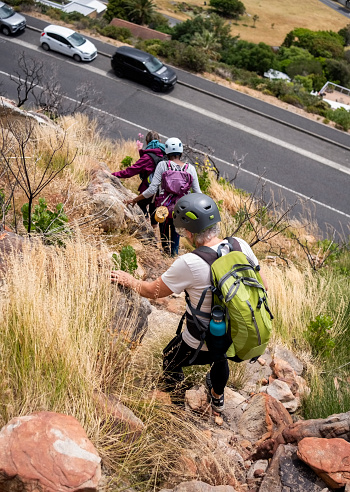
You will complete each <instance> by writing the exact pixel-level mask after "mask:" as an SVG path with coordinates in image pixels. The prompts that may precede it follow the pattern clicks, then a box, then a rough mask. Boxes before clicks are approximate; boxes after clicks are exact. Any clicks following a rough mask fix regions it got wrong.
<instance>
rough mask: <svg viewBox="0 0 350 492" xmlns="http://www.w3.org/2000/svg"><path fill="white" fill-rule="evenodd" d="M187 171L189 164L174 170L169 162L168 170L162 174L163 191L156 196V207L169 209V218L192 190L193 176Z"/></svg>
mask: <svg viewBox="0 0 350 492" xmlns="http://www.w3.org/2000/svg"><path fill="white" fill-rule="evenodd" d="M187 169H188V164H184V165H183V166H182V168H181V169H173V167H172V165H171V162H170V161H168V169H167V171H164V172H163V174H162V182H161V186H160V188H161V189H160V192H159V194H158V195H157V196H156V199H155V205H156V207H160V206H164V207H167V209H168V210H169V217H172V214H173V211H174V208H175V204H176V202H177V201H178V200H179V199H180V198H181V197H182V196H184V195H187V193H188V192H189V191H190V189H191V188H192V182H193V176H192V174H190V173H188V172H187Z"/></svg>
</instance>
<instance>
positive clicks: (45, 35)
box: [40, 25, 97, 62]
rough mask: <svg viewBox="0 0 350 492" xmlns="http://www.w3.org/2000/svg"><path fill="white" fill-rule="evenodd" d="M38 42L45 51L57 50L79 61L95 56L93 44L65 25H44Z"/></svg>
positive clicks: (92, 58) (88, 59)
mask: <svg viewBox="0 0 350 492" xmlns="http://www.w3.org/2000/svg"><path fill="white" fill-rule="evenodd" d="M40 44H41V46H42V48H43V49H44V50H45V51H49V50H53V51H58V52H59V53H63V54H64V55H68V56H71V57H72V58H74V60H75V61H79V62H80V61H91V60H94V58H96V56H97V49H96V46H95V45H94V44H92V43H91V42H90V41H88V40H87V39H85V38H84V36H82V35H81V34H79V33H78V32H75V31H73V30H72V29H68V28H67V27H62V26H54V25H50V26H47V27H45V29H44V31H43V32H42V33H41V36H40Z"/></svg>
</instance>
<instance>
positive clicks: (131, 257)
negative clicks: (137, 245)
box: [120, 246, 137, 275]
mask: <svg viewBox="0 0 350 492" xmlns="http://www.w3.org/2000/svg"><path fill="white" fill-rule="evenodd" d="M120 269H121V270H123V271H124V272H128V273H131V275H134V272H135V270H136V269H137V259H136V253H135V250H134V248H133V247H132V246H124V247H123V248H122V250H121V252H120Z"/></svg>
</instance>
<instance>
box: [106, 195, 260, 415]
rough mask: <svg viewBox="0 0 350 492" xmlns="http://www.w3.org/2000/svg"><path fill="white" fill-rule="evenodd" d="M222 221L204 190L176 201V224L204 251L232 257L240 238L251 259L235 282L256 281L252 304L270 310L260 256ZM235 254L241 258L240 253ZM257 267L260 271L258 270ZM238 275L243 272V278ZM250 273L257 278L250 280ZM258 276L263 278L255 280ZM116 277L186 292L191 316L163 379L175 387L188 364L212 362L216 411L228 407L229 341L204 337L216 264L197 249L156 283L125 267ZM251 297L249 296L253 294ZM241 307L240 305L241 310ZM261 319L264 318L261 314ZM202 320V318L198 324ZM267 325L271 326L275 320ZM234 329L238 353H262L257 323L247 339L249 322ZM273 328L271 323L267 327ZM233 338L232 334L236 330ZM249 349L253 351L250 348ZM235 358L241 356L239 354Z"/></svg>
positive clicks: (169, 349) (149, 290) (151, 293)
mask: <svg viewBox="0 0 350 492" xmlns="http://www.w3.org/2000/svg"><path fill="white" fill-rule="evenodd" d="M220 221H221V218H220V213H219V210H218V207H217V205H216V203H215V202H214V200H212V198H210V197H209V196H207V195H204V194H199V193H193V194H189V195H185V196H183V197H182V198H181V199H180V200H179V201H178V202H177V204H176V206H175V210H174V225H175V227H176V228H177V230H178V231H179V232H180V233H181V235H184V236H185V237H186V239H187V240H188V241H189V242H190V243H191V244H192V245H193V246H195V247H196V248H197V250H201V252H202V251H203V250H204V252H206V253H209V256H210V255H212V254H214V253H215V255H214V256H215V257H217V258H218V259H220V258H222V257H223V258H226V255H229V254H233V255H235V254H236V252H237V251H238V249H236V250H233V249H232V248H231V243H230V239H234V240H235V241H236V245H238V246H237V248H239V251H238V254H239V255H240V256H239V257H240V262H245V264H244V265H241V270H242V272H238V273H235V275H237V278H236V277H234V278H233V279H231V281H232V280H233V284H237V285H239V284H240V283H241V281H242V282H246V283H251V284H254V285H253V287H252V289H253V288H257V289H258V291H259V292H260V294H259V301H258V302H257V303H256V305H254V306H252V307H253V310H254V311H256V310H257V309H258V310H259V309H261V310H263V311H264V313H265V302H266V305H267V301H265V300H264V298H266V290H267V283H266V280H265V278H264V276H263V274H262V273H261V270H260V266H259V263H258V260H257V258H256V256H255V255H254V253H253V251H252V250H251V248H250V246H249V245H248V243H246V242H245V241H244V240H243V239H241V238H226V239H220V238H219V234H220V227H219V222H220ZM195 251H196V250H195ZM233 258H236V256H234V257H233ZM233 266H236V265H233ZM254 272H258V273H256V274H254ZM240 273H243V275H240ZM248 273H249V275H248ZM225 277H227V278H229V277H230V272H227V275H225ZM238 277H240V280H239V279H238ZM250 277H251V280H247V278H250ZM253 277H255V279H256V280H258V282H257V281H256V280H253ZM111 281H112V283H114V282H117V283H119V284H121V285H123V286H125V287H130V288H132V289H134V290H136V291H138V292H139V293H140V295H141V296H143V297H147V298H151V299H155V298H158V297H159V298H162V297H166V296H169V295H171V294H172V293H176V294H180V293H181V292H183V291H185V293H186V300H187V301H188V302H187V310H186V313H185V314H186V317H185V316H183V318H182V321H183V320H184V319H186V326H185V328H184V330H183V331H182V332H181V329H182V322H181V323H180V325H179V328H178V331H177V334H176V336H175V337H174V338H173V339H172V340H171V341H170V342H169V344H168V345H167V346H166V347H165V349H164V350H163V370H164V377H163V381H164V385H165V389H167V390H168V391H172V390H175V389H176V388H177V387H178V386H180V385H181V383H182V381H183V380H184V373H183V367H187V366H191V365H205V364H209V365H210V372H209V373H208V375H207V378H206V383H207V387H208V391H209V396H210V400H211V405H212V408H213V410H214V411H215V412H218V413H220V412H222V411H223V410H224V406H225V404H224V389H225V386H226V383H227V381H228V377H229V366H228V360H227V355H226V350H227V349H228V348H229V344H227V345H225V348H224V350H223V351H222V352H221V353H218V352H217V351H215V350H212V346H211V344H210V343H207V339H206V338H205V337H204V336H202V335H203V333H204V334H205V335H207V334H208V331H209V329H210V321H211V318H212V314H213V308H214V307H215V306H213V297H212V290H211V287H212V285H213V284H212V278H211V267H210V265H209V264H208V263H207V261H205V260H204V259H203V258H202V257H201V256H199V255H198V254H193V252H192V253H186V254H184V255H182V256H180V257H179V258H177V259H176V260H175V261H174V263H173V264H172V266H171V267H170V268H169V269H168V270H167V271H166V272H165V273H164V274H163V275H161V277H159V278H158V279H157V280H155V281H153V282H146V281H140V280H136V279H135V278H134V277H133V276H132V275H130V274H128V273H126V272H123V271H113V272H112V274H111ZM257 283H259V286H258V285H256V284H257ZM233 284H232V285H233ZM248 287H249V286H248V285H242V288H243V290H244V291H248ZM233 290H234V289H233ZM232 292H233V291H231V293H232ZM240 296H241V295H240ZM241 297H242V296H241ZM246 297H247V299H249V296H246ZM260 299H261V302H260ZM191 306H192V308H191ZM238 306H239V305H238ZM239 309H240V308H239V307H238V311H239ZM267 312H268V311H267ZM238 314H239V313H238ZM264 315H265V314H264ZM195 318H196V319H197V320H196V319H195ZM256 318H257V319H258V317H257V316H256ZM198 320H199V323H197V321H198ZM251 320H252V317H251V315H250V316H248V319H247V321H248V323H249V324H252V323H251ZM234 323H235V321H234ZM267 324H268V325H269V323H267ZM199 325H200V326H199ZM232 328H233V331H234V332H235V331H237V332H238V333H239V334H240V337H239V340H238V342H237V343H238V346H240V347H241V348H240V351H239V352H238V353H239V354H240V355H242V354H243V353H244V354H249V351H253V353H254V356H256V355H257V353H256V352H259V349H256V348H255V347H256V345H257V344H258V343H259V342H257V341H256V336H255V335H256V333H255V326H254V325H253V329H252V330H250V331H249V332H248V331H247V335H246V336H245V340H243V338H244V336H242V330H243V325H241V326H238V325H237V326H232ZM268 330H269V326H268V327H267V331H268ZM249 333H252V335H249ZM243 335H244V333H243ZM229 337H232V334H231V333H230V334H229ZM268 337H269V333H266V330H265V333H262V337H261V340H260V343H261V350H262V352H261V351H260V353H263V350H264V349H265V347H266V343H267V341H268ZM233 338H234V337H233ZM242 340H243V344H242ZM208 341H209V340H208ZM203 342H205V343H203ZM231 342H232V345H233V346H234V347H233V348H235V347H236V340H235V339H234V340H231V341H230V343H231ZM245 342H249V343H245ZM231 348H232V347H231ZM243 349H244V350H247V351H246V352H244V350H243ZM242 351H243V352H242ZM242 357H244V355H242ZM230 358H232V360H235V361H239V360H240V359H239V358H235V357H234V356H233V357H230Z"/></svg>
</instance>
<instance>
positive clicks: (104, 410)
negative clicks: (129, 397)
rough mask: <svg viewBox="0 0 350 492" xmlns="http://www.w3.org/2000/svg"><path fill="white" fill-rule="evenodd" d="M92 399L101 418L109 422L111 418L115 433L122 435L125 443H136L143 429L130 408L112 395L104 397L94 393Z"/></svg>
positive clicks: (99, 393)
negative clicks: (96, 404) (113, 422)
mask: <svg viewBox="0 0 350 492" xmlns="http://www.w3.org/2000/svg"><path fill="white" fill-rule="evenodd" d="M94 398H95V400H96V402H97V403H98V411H99V413H100V415H101V416H102V417H103V418H106V419H108V420H109V421H110V419H111V418H113V419H114V421H115V425H114V427H115V432H116V433H117V434H118V433H119V434H121V433H122V434H123V439H124V440H126V441H130V442H133V441H136V440H138V439H139V438H140V437H141V433H142V431H143V429H144V424H143V422H142V420H140V419H139V418H138V417H136V415H135V414H134V413H133V412H132V411H131V410H130V408H128V407H126V406H125V405H123V403H122V402H121V401H120V400H119V399H118V398H117V397H116V396H114V395H109V396H106V395H105V394H104V393H101V392H97V391H95V392H94Z"/></svg>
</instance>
